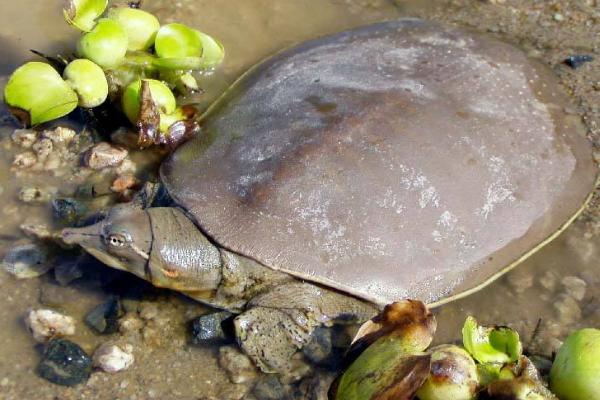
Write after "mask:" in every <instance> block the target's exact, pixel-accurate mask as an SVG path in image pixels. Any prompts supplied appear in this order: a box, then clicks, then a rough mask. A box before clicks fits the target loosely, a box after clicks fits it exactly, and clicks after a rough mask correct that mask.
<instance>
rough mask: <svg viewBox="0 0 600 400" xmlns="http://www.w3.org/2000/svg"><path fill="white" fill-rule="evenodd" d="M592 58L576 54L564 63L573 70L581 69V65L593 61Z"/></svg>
mask: <svg viewBox="0 0 600 400" xmlns="http://www.w3.org/2000/svg"><path fill="white" fill-rule="evenodd" d="M593 60H594V57H592V56H590V55H589V54H576V55H572V56H569V57H567V58H566V59H565V61H564V63H565V64H567V65H568V66H569V67H571V68H573V69H577V68H579V67H581V66H582V65H583V64H585V63H587V62H590V61H593Z"/></svg>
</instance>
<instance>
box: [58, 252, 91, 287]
mask: <svg viewBox="0 0 600 400" xmlns="http://www.w3.org/2000/svg"><path fill="white" fill-rule="evenodd" d="M83 258H84V256H82V255H81V254H77V255H72V254H68V255H62V256H60V257H59V258H58V260H57V261H56V265H55V266H54V279H56V281H57V282H58V284H59V285H61V286H67V285H68V284H69V283H71V282H73V281H74V280H77V279H79V278H81V277H82V276H83V269H82V268H81V261H82V259H83Z"/></svg>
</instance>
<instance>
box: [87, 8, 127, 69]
mask: <svg viewBox="0 0 600 400" xmlns="http://www.w3.org/2000/svg"><path fill="white" fill-rule="evenodd" d="M127 47H128V39H127V32H126V31H125V29H123V27H122V26H121V25H120V24H119V23H118V22H116V21H114V20H112V19H108V18H102V19H100V20H99V21H98V23H97V24H96V27H95V28H94V29H93V30H92V31H90V32H88V33H86V34H85V35H83V36H82V37H81V39H79V42H78V43H77V53H78V54H79V55H80V56H81V57H83V58H87V59H89V60H91V61H93V62H95V63H96V64H98V65H99V66H101V67H102V68H105V69H110V68H115V67H118V66H119V65H120V64H121V63H122V62H123V61H124V60H125V54H126V53H127Z"/></svg>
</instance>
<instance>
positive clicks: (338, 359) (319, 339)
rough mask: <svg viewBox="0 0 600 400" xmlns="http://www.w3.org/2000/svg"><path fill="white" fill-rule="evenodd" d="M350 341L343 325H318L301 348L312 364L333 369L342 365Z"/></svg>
mask: <svg viewBox="0 0 600 400" xmlns="http://www.w3.org/2000/svg"><path fill="white" fill-rule="evenodd" d="M350 341H351V338H350V337H349V336H348V335H347V334H346V332H345V330H344V327H343V326H334V327H332V328H326V327H319V328H317V329H315V331H314V332H313V334H312V336H311V338H310V341H309V342H308V343H307V344H306V345H305V346H304V347H303V348H302V352H303V353H304V356H305V357H306V359H307V360H308V361H310V362H311V363H312V364H315V365H317V366H319V367H323V368H325V369H328V370H333V371H335V370H337V369H339V368H340V367H341V366H342V363H343V361H344V353H345V351H346V349H347V348H348V346H349V345H350Z"/></svg>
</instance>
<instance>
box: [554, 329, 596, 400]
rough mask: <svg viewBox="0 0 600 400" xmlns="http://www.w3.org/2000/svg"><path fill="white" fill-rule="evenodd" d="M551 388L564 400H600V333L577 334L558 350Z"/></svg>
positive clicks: (592, 331)
mask: <svg viewBox="0 0 600 400" xmlns="http://www.w3.org/2000/svg"><path fill="white" fill-rule="evenodd" d="M550 388H551V389H552V391H553V392H554V393H555V394H556V395H557V396H558V397H559V398H560V399H561V400H589V399H597V398H598V396H599V395H600V330H598V329H581V330H578V331H575V332H573V333H572V334H571V335H569V337H567V339H566V340H565V342H564V343H563V345H562V346H561V347H560V349H559V350H558V353H557V354H556V358H555V359H554V363H553V364H552V369H551V371H550Z"/></svg>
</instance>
